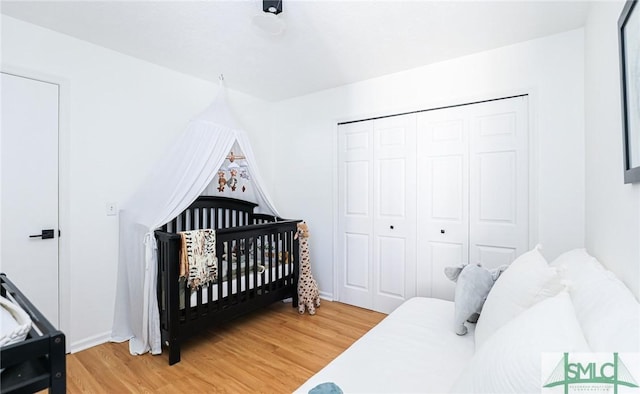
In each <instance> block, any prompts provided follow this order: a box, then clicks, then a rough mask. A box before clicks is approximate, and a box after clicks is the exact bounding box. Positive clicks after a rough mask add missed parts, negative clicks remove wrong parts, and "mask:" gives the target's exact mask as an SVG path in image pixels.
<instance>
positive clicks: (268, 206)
mask: <svg viewBox="0 0 640 394" xmlns="http://www.w3.org/2000/svg"><path fill="white" fill-rule="evenodd" d="M223 181H224V185H223ZM263 185H264V183H263V181H262V178H261V177H260V173H259V169H258V166H257V165H256V161H255V156H254V154H253V151H252V149H251V145H250V144H249V139H248V137H247V135H246V133H245V132H244V131H243V130H242V129H241V128H240V127H239V126H238V123H237V122H236V121H235V119H234V118H233V117H232V115H231V113H230V111H229V109H228V106H227V101H226V92H225V90H224V88H222V89H221V91H220V93H218V96H217V97H216V99H215V100H214V101H213V103H212V104H211V105H210V106H209V107H208V108H207V109H205V110H204V111H203V112H202V113H201V114H200V115H198V116H196V117H195V118H194V119H192V120H191V121H190V122H189V123H188V125H187V127H186V129H185V131H184V132H183V133H182V134H181V135H180V136H179V138H178V139H177V140H176V141H175V143H174V144H173V145H172V146H171V147H170V148H169V149H168V151H167V152H166V153H165V154H164V155H163V156H162V159H161V160H160V161H159V162H158V163H157V164H156V165H155V166H154V167H153V169H152V170H151V173H150V174H149V177H148V178H147V179H146V181H145V182H144V183H143V184H142V185H141V186H140V188H139V189H138V190H137V192H136V193H134V195H133V196H132V197H131V198H130V199H129V201H127V202H126V203H124V204H123V205H122V207H121V209H120V211H119V219H120V220H119V229H120V234H119V242H120V243H119V256H118V278H117V287H116V292H117V293H116V305H115V315H114V322H113V329H112V340H113V341H117V342H122V341H126V340H129V350H130V352H131V354H143V353H146V352H149V351H150V352H151V353H152V354H159V353H161V352H162V346H161V339H160V321H159V311H158V302H157V298H156V297H157V296H156V294H157V293H156V286H157V283H156V282H157V254H156V241H155V237H154V234H153V231H154V230H155V229H157V228H158V227H160V226H162V225H164V224H166V223H168V222H169V221H171V220H172V219H174V218H175V217H177V216H178V215H179V214H180V213H181V212H182V211H184V210H185V209H186V208H187V207H188V206H189V205H190V204H191V203H192V202H193V201H195V199H196V198H197V197H198V196H200V195H202V194H208V195H227V196H231V195H233V197H235V198H241V199H245V200H249V201H253V202H255V203H257V204H259V208H258V210H259V211H260V212H262V213H268V214H271V215H276V216H279V215H278V212H277V210H276V209H275V207H274V205H273V203H272V201H271V199H270V198H269V196H268V195H267V193H266V191H265V189H264V187H263ZM243 188H244V190H243ZM232 189H233V190H232ZM230 193H231V194H230Z"/></svg>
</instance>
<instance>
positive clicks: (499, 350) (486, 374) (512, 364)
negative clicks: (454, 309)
mask: <svg viewBox="0 0 640 394" xmlns="http://www.w3.org/2000/svg"><path fill="white" fill-rule="evenodd" d="M589 351H590V349H589V346H588V345H587V342H586V341H585V339H584V335H583V334H582V331H581V329H580V324H579V323H578V320H577V319H576V315H575V312H574V309H573V305H572V303H571V298H570V297H569V294H568V293H567V292H566V291H563V292H560V293H559V294H557V295H556V296H554V297H551V298H547V299H545V300H543V301H541V302H539V303H538V304H536V305H534V306H532V307H531V308H529V309H527V310H526V311H524V312H522V313H521V314H520V315H519V316H517V317H516V318H514V319H513V320H511V321H510V322H508V323H507V324H505V325H504V326H502V327H501V328H500V329H499V330H498V331H496V333H495V334H494V335H493V336H491V338H489V339H487V341H486V342H485V344H484V346H482V347H481V348H480V350H478V351H477V352H476V354H475V355H474V356H473V357H472V359H471V361H470V362H469V364H467V366H466V367H465V368H464V370H463V371H462V374H461V375H460V377H459V378H458V380H457V381H456V382H455V384H454V386H453V389H452V392H454V393H540V390H541V388H542V376H541V374H542V365H541V363H542V353H546V352H589Z"/></svg>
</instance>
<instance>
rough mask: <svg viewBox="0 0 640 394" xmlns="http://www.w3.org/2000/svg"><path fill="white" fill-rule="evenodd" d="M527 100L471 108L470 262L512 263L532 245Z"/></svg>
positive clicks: (487, 265)
mask: <svg viewBox="0 0 640 394" xmlns="http://www.w3.org/2000/svg"><path fill="white" fill-rule="evenodd" d="M527 106H528V104H527V97H526V96H524V97H516V98H511V99H505V100H496V101H490V102H486V103H481V104H476V105H471V106H469V108H468V111H469V113H470V115H469V116H470V126H471V132H470V148H471V156H470V160H471V167H470V168H471V174H470V181H471V182H470V193H471V196H472V198H471V200H470V203H471V204H470V222H469V229H470V252H469V253H470V255H469V258H470V261H471V262H474V263H481V264H482V265H483V266H485V267H487V268H492V267H497V266H499V265H502V264H509V263H511V262H512V261H513V260H514V259H515V258H516V257H517V256H519V255H520V254H522V253H524V252H526V251H527V250H528V246H529V232H528V229H529V220H528V218H529V176H528V174H529V166H528V163H529V157H528V139H529V135H528V132H527V130H528V117H527Z"/></svg>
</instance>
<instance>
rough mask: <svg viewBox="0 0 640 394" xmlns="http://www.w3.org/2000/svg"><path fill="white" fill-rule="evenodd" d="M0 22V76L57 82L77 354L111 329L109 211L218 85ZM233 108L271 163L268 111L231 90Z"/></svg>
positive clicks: (66, 258) (70, 329)
mask: <svg viewBox="0 0 640 394" xmlns="http://www.w3.org/2000/svg"><path fill="white" fill-rule="evenodd" d="M1 21H2V70H3V71H8V70H11V71H12V72H15V73H18V74H23V75H25V74H26V75H27V76H37V77H40V78H45V79H50V80H53V81H54V82H59V83H61V92H62V94H61V95H62V101H61V108H62V118H63V124H62V128H61V133H60V139H61V141H60V143H61V149H60V150H61V157H60V160H61V167H62V168H61V173H60V177H61V179H60V182H61V187H62V189H61V197H62V200H61V208H60V209H61V229H62V238H61V240H60V241H61V261H60V264H61V269H62V273H61V275H62V276H61V281H62V292H63V294H62V301H63V303H64V302H67V303H68V305H66V306H65V305H63V306H62V312H63V313H62V314H61V326H62V329H63V330H64V331H65V334H66V335H67V342H68V343H69V344H70V348H71V349H72V350H79V349H82V348H85V347H88V346H91V345H93V344H96V343H100V342H103V341H104V340H106V339H107V338H108V337H109V334H110V331H111V324H112V318H113V308H114V300H115V278H116V272H117V253H118V241H117V239H118V226H117V217H114V216H106V212H105V204H106V203H107V202H115V203H121V202H123V201H124V200H125V199H127V198H128V197H129V196H130V195H131V193H132V192H133V191H134V190H135V188H136V186H137V185H138V183H139V182H140V180H141V179H142V178H143V177H144V176H145V175H146V173H147V171H148V170H149V168H150V167H151V166H152V165H153V163H155V162H156V161H157V160H158V159H160V157H161V154H162V152H163V151H164V150H165V147H166V146H167V144H169V143H170V141H171V140H172V139H173V138H174V137H175V136H176V135H178V134H179V133H180V132H181V131H182V130H183V129H184V127H185V125H186V123H187V121H188V120H189V119H190V118H191V117H192V116H194V115H196V114H197V113H198V112H200V111H201V110H202V109H204V108H205V107H206V106H207V105H208V104H209V102H210V101H211V100H212V99H213V97H214V96H215V94H216V92H217V90H218V86H217V84H211V83H208V82H205V81H202V80H199V79H196V78H192V77H188V76H186V75H183V74H180V73H176V72H173V71H170V70H168V69H165V68H162V67H159V66H155V65H152V64H150V63H146V62H143V61H140V60H137V59H135V58H132V57H129V56H124V55H122V54H119V53H117V52H114V51H111V50H107V49H104V48H101V47H98V46H95V45H92V44H89V43H87V42H84V41H79V40H76V39H73V38H71V37H68V36H65V35H62V34H58V33H55V32H53V31H50V30H46V29H43V28H40V27H37V26H34V25H31V24H27V23H24V22H21V21H19V20H16V19H13V18H10V17H6V16H4V15H3V16H2V20H1ZM229 101H230V104H231V107H232V108H233V109H234V110H235V111H234V112H236V113H237V114H238V115H242V116H240V117H239V121H240V123H241V124H243V125H244V126H245V127H246V128H247V130H248V131H249V134H250V137H251V138H252V141H255V145H254V150H255V151H256V155H257V157H258V161H264V162H267V160H269V159H270V157H271V152H270V149H269V147H270V138H269V135H268V134H267V133H266V130H265V131H264V132H260V130H261V129H262V128H263V127H264V126H263V124H264V121H263V119H264V117H265V116H266V113H265V112H264V111H265V109H266V108H267V107H266V105H265V103H264V102H262V101H259V100H256V99H253V98H251V97H249V96H246V95H242V94H237V93H234V92H229ZM251 130H255V132H253V133H252V132H251ZM267 175H268V174H267Z"/></svg>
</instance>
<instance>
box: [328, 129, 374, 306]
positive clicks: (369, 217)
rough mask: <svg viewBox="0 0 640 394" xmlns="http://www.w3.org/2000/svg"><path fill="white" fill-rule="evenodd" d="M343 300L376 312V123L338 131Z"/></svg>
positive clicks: (338, 265)
mask: <svg viewBox="0 0 640 394" xmlns="http://www.w3.org/2000/svg"><path fill="white" fill-rule="evenodd" d="M338 163H339V164H338V165H339V166H340V168H339V169H338V189H339V198H338V237H337V241H336V243H337V245H336V246H337V250H338V251H339V255H338V258H337V265H336V266H337V270H338V280H339V286H338V293H339V296H338V298H339V300H340V301H342V302H345V303H347V304H351V305H356V306H359V307H363V308H372V307H373V302H372V297H371V294H372V292H373V287H372V272H371V255H372V250H373V235H372V228H373V192H372V191H373V182H372V180H373V121H366V122H356V123H349V124H345V125H340V126H339V127H338Z"/></svg>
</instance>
